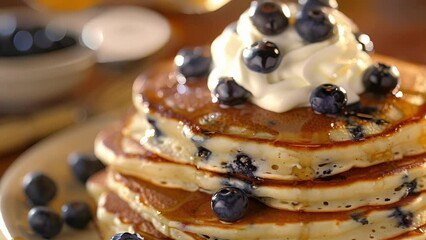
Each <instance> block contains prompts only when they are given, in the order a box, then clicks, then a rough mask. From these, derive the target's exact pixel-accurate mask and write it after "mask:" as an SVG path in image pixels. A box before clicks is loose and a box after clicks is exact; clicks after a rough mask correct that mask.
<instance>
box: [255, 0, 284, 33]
mask: <svg viewBox="0 0 426 240" xmlns="http://www.w3.org/2000/svg"><path fill="white" fill-rule="evenodd" d="M286 14H287V13H285V12H284V11H283V8H282V7H281V5H280V4H278V3H276V2H275V1H253V2H252V5H251V7H250V11H249V15H250V20H251V21H252V23H253V25H254V26H255V27H256V29H257V30H258V31H259V32H261V33H263V34H265V35H277V34H280V33H282V32H283V31H284V30H285V29H286V28H287V27H288V19H289V16H288V15H286Z"/></svg>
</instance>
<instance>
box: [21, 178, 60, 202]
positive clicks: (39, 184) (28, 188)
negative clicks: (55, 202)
mask: <svg viewBox="0 0 426 240" xmlns="http://www.w3.org/2000/svg"><path fill="white" fill-rule="evenodd" d="M23 188H24V192H25V194H26V195H27V197H28V199H29V200H30V202H31V203H32V204H34V205H46V204H47V203H49V201H50V200H52V199H53V198H54V197H55V195H56V192H57V187H56V184H55V182H54V181H53V180H52V179H51V178H50V177H48V176H46V175H45V174H43V173H41V172H31V173H29V174H27V175H26V176H25V177H24V181H23Z"/></svg>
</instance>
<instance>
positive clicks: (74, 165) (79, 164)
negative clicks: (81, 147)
mask: <svg viewBox="0 0 426 240" xmlns="http://www.w3.org/2000/svg"><path fill="white" fill-rule="evenodd" d="M68 165H69V166H70V168H71V171H72V173H73V174H74V176H75V177H76V178H77V179H78V180H79V181H80V182H82V183H86V181H87V179H89V177H90V176H92V175H93V174H95V173H97V172H99V171H100V170H102V169H104V168H105V166H104V165H103V163H102V162H101V161H99V159H97V158H96V156H95V155H93V154H84V153H71V154H70V155H69V156H68Z"/></svg>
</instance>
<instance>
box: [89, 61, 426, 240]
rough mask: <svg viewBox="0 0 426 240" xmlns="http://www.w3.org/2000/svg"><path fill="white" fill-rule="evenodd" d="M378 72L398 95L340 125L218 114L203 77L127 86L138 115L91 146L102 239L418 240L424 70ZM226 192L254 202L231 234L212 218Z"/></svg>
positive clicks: (262, 114)
mask: <svg viewBox="0 0 426 240" xmlns="http://www.w3.org/2000/svg"><path fill="white" fill-rule="evenodd" d="M374 60H375V61H381V62H385V63H388V64H392V65H396V66H397V67H398V68H399V70H400V72H401V80H402V81H401V88H400V91H399V92H398V93H397V94H395V95H388V96H386V97H385V98H378V97H377V96H369V95H368V94H364V95H362V96H361V99H362V100H361V102H360V103H358V104H355V105H352V106H349V107H348V109H347V110H345V112H344V113H343V114H340V115H337V116H327V115H320V114H316V113H314V112H313V111H312V110H311V109H310V108H308V107H301V108H297V109H293V110H291V111H288V112H285V113H274V112H270V111H267V110H264V109H262V108H259V107H257V106H256V105H253V104H250V103H246V104H244V105H241V106H238V107H223V106H221V105H220V104H217V103H213V102H212V100H211V93H210V91H209V90H208V88H207V83H206V81H207V79H206V77H200V78H190V79H186V81H185V82H182V79H180V77H179V74H178V73H177V72H176V69H175V66H174V65H173V62H172V61H170V62H168V63H163V64H158V65H157V67H155V68H153V69H151V71H150V73H147V74H145V75H143V76H141V77H140V78H139V79H137V80H136V82H135V84H134V89H133V100H134V106H135V109H136V110H135V111H134V112H133V113H132V114H130V116H128V117H127V118H126V119H125V121H124V123H123V124H122V126H120V127H115V128H111V129H107V130H105V131H103V132H102V133H100V134H99V136H98V138H97V140H96V144H95V150H96V154H97V156H98V157H99V158H100V159H101V160H102V161H103V162H104V163H105V164H107V165H108V170H107V171H106V172H104V173H102V174H99V175H97V176H95V177H93V178H92V179H91V180H90V181H89V183H88V188H89V190H90V192H91V193H93V195H94V196H95V197H96V198H97V199H98V209H97V218H98V223H99V226H100V229H101V232H102V233H103V238H104V239H109V238H110V236H111V235H113V234H114V233H116V232H122V231H132V232H138V233H139V234H141V235H143V236H145V238H146V239H169V238H171V239H324V240H332V239H353V240H364V239H425V238H426V234H425V233H424V231H425V230H426V228H424V226H426V198H425V197H426V191H425V190H426V115H425V114H426V69H425V68H424V67H420V66H416V65H412V64H408V63H405V62H401V61H397V60H395V59H389V58H385V57H382V56H375V57H374ZM226 186H233V187H238V188H240V189H242V190H243V191H244V192H245V193H247V194H248V195H249V196H250V202H249V208H248V211H247V214H246V215H245V216H244V217H243V218H242V219H240V220H239V221H237V222H234V223H225V222H221V221H220V220H219V219H218V218H217V217H216V216H215V214H214V213H213V211H212V209H211V198H212V194H213V193H214V192H216V191H218V190H220V189H221V188H223V187H226Z"/></svg>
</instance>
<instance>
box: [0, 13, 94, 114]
mask: <svg viewBox="0 0 426 240" xmlns="http://www.w3.org/2000/svg"><path fill="white" fill-rule="evenodd" d="M56 19H57V18H56V17H55V16H53V15H52V16H49V15H48V14H46V13H43V14H41V13H38V12H36V11H34V10H31V9H27V8H10V9H2V10H1V11H0V76H1V77H0V113H18V112H29V111H31V110H32V109H33V108H35V107H38V106H42V105H44V104H46V103H49V102H52V101H53V100H54V99H60V98H63V97H65V96H66V95H67V94H69V93H70V92H72V90H74V89H75V88H76V87H77V86H78V85H79V84H80V83H81V82H82V81H83V80H84V79H86V76H87V73H88V72H89V70H90V69H91V67H92V66H93V65H94V64H95V63H96V57H95V53H94V52H93V51H92V50H90V49H88V48H85V47H83V46H81V45H80V44H79V38H80V33H78V32H71V31H68V30H67V28H66V25H65V24H62V23H61V21H56Z"/></svg>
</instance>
